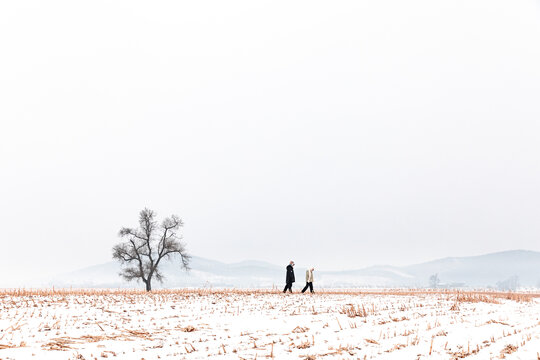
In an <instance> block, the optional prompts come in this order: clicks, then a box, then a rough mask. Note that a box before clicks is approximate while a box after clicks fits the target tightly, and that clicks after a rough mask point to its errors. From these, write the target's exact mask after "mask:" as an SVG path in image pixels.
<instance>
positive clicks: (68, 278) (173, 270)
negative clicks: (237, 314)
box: [39, 250, 540, 288]
mask: <svg viewBox="0 0 540 360" xmlns="http://www.w3.org/2000/svg"><path fill="white" fill-rule="evenodd" d="M162 266H163V267H162V270H163V272H164V274H165V276H166V280H165V282H164V283H163V284H159V283H158V282H157V281H155V282H154V288H161V287H164V288H175V287H241V288H246V287H254V288H256V287H266V288H268V287H272V286H276V287H278V288H280V287H282V286H283V285H284V284H283V282H284V277H285V265H283V266H277V265H274V264H270V263H267V262H263V261H242V262H238V263H232V264H226V263H223V262H220V261H215V260H209V259H205V258H201V257H197V256H194V257H193V259H192V262H191V268H192V270H191V271H190V272H189V273H186V272H184V271H182V270H180V266H179V265H178V264H177V263H175V259H172V261H166V262H164V263H162ZM119 271H120V265H119V264H118V263H116V262H112V261H111V262H108V263H105V264H101V265H95V266H91V267H87V268H84V269H80V270H77V271H73V272H70V273H66V274H61V275H58V276H56V277H54V278H52V279H48V280H46V281H42V282H41V283H40V284H39V285H41V286H52V285H54V286H57V287H69V286H73V287H115V288H116V287H135V286H137V284H136V283H126V282H125V281H123V280H122V279H121V278H120V277H119V276H118V273H119ZM295 273H296V278H297V283H296V287H298V286H300V285H302V286H303V283H304V274H305V269H303V268H296V269H295ZM315 274H316V275H315V281H316V286H317V287H426V286H427V285H428V279H429V277H430V276H431V275H433V274H438V276H439V278H440V280H441V286H445V287H496V286H497V284H499V285H501V284H503V283H504V281H506V280H508V279H512V278H513V279H517V280H518V281H519V284H520V285H521V286H525V287H535V286H538V285H539V284H540V252H534V251H526V250H514V251H504V252H498V253H492V254H487V255H480V256H470V257H459V258H458V257H456V258H444V259H438V260H434V261H430V262H425V263H421V264H415V265H409V266H401V267H396V266H371V267H367V268H363V269H358V270H347V271H316V272H315Z"/></svg>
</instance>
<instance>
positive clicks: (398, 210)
mask: <svg viewBox="0 0 540 360" xmlns="http://www.w3.org/2000/svg"><path fill="white" fill-rule="evenodd" d="M0 124H1V125H0V165H1V167H0V171H1V174H0V175H1V176H0V205H1V206H0V228H1V231H0V242H1V246H0V248H1V252H0V273H1V274H3V275H2V277H1V280H0V286H2V285H4V286H7V285H13V284H16V285H21V284H22V285H24V279H28V278H35V277H36V276H43V275H46V274H54V273H57V272H63V271H68V270H74V269H77V268H80V267H84V266H87V265H93V264H97V263H101V262H106V261H110V259H111V247H112V246H113V245H114V244H115V243H116V242H117V241H118V238H117V232H118V230H119V229H120V227H122V226H134V225H135V224H136V221H137V215H138V212H139V210H141V209H142V208H143V207H145V206H148V207H150V208H152V209H154V210H156V211H157V212H158V214H159V215H169V214H171V213H177V214H178V215H180V216H181V217H182V218H183V219H184V221H185V231H184V236H185V240H186V242H187V244H188V247H189V249H190V251H191V252H192V253H193V254H195V255H198V256H203V257H208V258H213V259H217V260H222V261H225V262H233V261H239V260H245V259H260V260H267V261H270V262H272V263H276V264H285V263H286V262H288V260H289V259H290V258H293V259H295V260H296V263H297V264H298V265H302V266H306V265H307V264H312V265H314V266H316V267H318V268H324V269H345V268H360V267H364V266H367V265H373V264H380V263H389V264H395V265H400V264H409V263H414V262H420V261H425V260H431V259H433V258H438V257H446V256H463V255H475V254H482V253H487V252H493V251H499V250H506V249H517V248H523V249H530V250H537V251H540V141H539V140H540V10H539V2H538V1H537V0H512V1H509V0H505V1H500V0H456V1H450V0H448V1H441V0H410V1H403V0H369V1H366V0H355V1H253V0H249V1H221V0H220V1H189V2H188V1H144V2H143V1H133V0H129V1H127V0H122V1H73V0H66V1H9V2H7V1H4V2H2V4H1V5H0ZM8 274H9V275H8ZM8 278H11V279H12V281H9V280H8Z"/></svg>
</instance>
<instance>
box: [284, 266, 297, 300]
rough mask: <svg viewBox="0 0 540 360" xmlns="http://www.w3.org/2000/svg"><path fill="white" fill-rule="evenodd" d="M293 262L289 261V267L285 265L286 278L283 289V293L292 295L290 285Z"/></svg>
mask: <svg viewBox="0 0 540 360" xmlns="http://www.w3.org/2000/svg"><path fill="white" fill-rule="evenodd" d="M293 267H294V261H292V260H291V262H290V263H289V265H287V277H286V278H285V289H283V292H284V293H285V292H287V290H289V292H291V293H292V284H293V282H294V269H293Z"/></svg>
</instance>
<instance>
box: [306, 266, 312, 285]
mask: <svg viewBox="0 0 540 360" xmlns="http://www.w3.org/2000/svg"><path fill="white" fill-rule="evenodd" d="M306 282H308V283H309V282H313V271H312V270H311V269H307V270H306Z"/></svg>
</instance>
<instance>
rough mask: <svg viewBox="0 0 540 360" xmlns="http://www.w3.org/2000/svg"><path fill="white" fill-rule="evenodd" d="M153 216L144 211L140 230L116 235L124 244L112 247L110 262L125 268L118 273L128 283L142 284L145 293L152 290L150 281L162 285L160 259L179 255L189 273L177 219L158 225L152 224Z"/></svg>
mask: <svg viewBox="0 0 540 360" xmlns="http://www.w3.org/2000/svg"><path fill="white" fill-rule="evenodd" d="M155 216H156V214H155V212H154V211H152V210H150V209H146V208H145V209H144V210H142V211H141V212H140V213H139V228H122V229H120V232H119V233H118V236H120V237H121V238H122V239H125V240H126V241H124V242H122V243H120V244H118V245H116V246H114V247H113V258H114V259H117V260H118V261H120V263H121V264H122V265H127V266H126V267H124V268H123V269H122V271H121V272H120V274H119V275H120V276H122V277H123V278H124V279H126V280H127V281H131V280H139V279H140V280H142V282H143V283H144V284H145V286H146V291H150V290H152V279H153V278H154V277H155V278H156V280H158V281H159V282H162V281H163V274H162V273H161V272H160V270H159V264H160V262H161V260H162V259H164V258H169V257H170V256H171V255H173V254H178V255H180V259H181V267H182V268H183V269H185V270H189V262H190V260H191V256H190V255H189V254H188V253H187V251H186V247H185V244H184V243H183V242H182V236H181V235H179V234H178V230H179V229H180V227H182V226H183V225H184V223H183V222H182V220H181V219H180V218H179V217H178V216H176V215H172V216H171V217H168V218H165V219H164V220H163V221H162V222H161V224H158V223H157V221H156V220H155Z"/></svg>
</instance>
